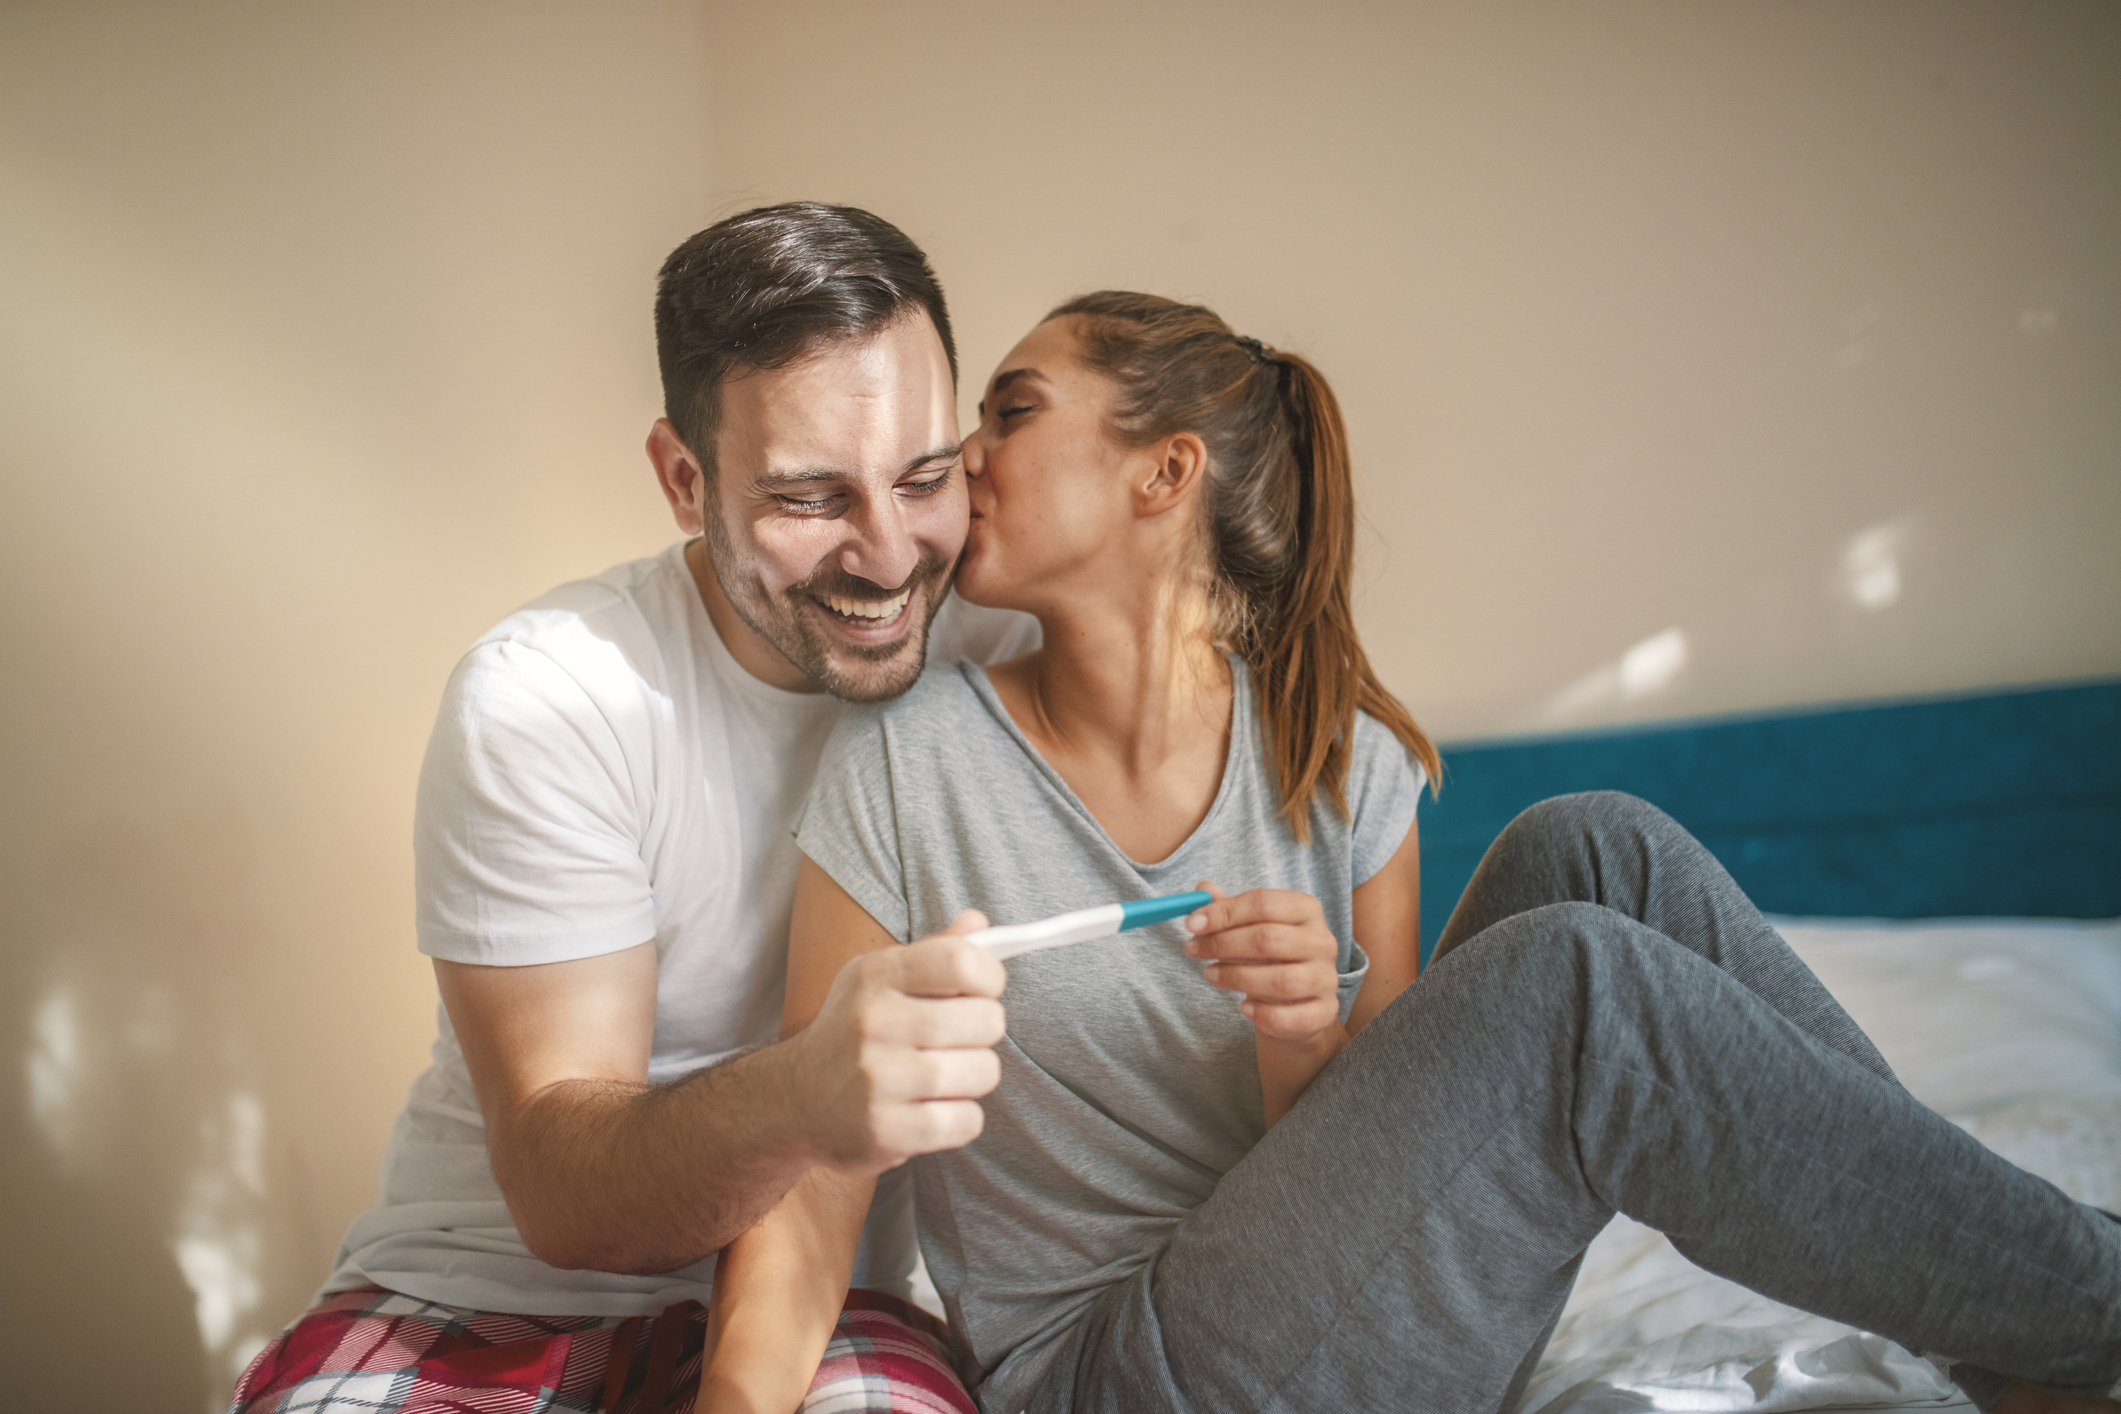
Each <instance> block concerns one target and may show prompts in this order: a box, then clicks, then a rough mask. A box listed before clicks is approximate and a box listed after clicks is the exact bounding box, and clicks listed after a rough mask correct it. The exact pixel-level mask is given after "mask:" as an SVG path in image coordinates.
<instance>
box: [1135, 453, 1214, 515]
mask: <svg viewBox="0 0 2121 1414" xmlns="http://www.w3.org/2000/svg"><path fill="white" fill-rule="evenodd" d="M1147 450H1148V453H1149V457H1148V460H1149V462H1150V466H1149V475H1148V477H1147V479H1145V480H1144V481H1143V483H1142V485H1141V487H1140V490H1139V494H1137V495H1136V496H1135V498H1134V513H1135V515H1137V516H1140V517H1143V518H1147V517H1149V516H1160V515H1162V514H1164V512H1166V511H1169V510H1172V509H1175V508H1176V507H1178V506H1181V505H1184V504H1186V503H1187V502H1188V501H1190V500H1191V499H1192V498H1193V495H1194V493H1195V492H1196V491H1198V490H1199V489H1200V482H1201V478H1202V477H1204V476H1206V475H1207V474H1208V447H1207V444H1206V443H1205V442H1202V441H1201V440H1200V437H1199V435H1198V434H1197V433H1192V432H1174V433H1173V434H1171V435H1170V436H1169V437H1166V438H1164V439H1163V440H1162V441H1161V442H1158V443H1156V444H1155V445H1154V446H1152V447H1150V448H1148V449H1147Z"/></svg>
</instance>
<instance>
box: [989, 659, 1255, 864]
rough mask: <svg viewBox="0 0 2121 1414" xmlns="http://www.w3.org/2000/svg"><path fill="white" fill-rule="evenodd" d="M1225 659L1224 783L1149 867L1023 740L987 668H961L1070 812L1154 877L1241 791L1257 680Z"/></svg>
mask: <svg viewBox="0 0 2121 1414" xmlns="http://www.w3.org/2000/svg"><path fill="white" fill-rule="evenodd" d="M1223 656H1224V658H1226V659H1227V660H1228V661H1229V664H1230V743H1229V746H1228V748H1227V749H1226V750H1225V751H1224V752H1223V774H1222V780H1221V781H1220V782H1219V783H1218V784H1217V785H1216V788H1215V800H1214V802H1213V803H1212V804H1210V805H1209V806H1208V813H1207V814H1206V815H1203V816H1202V817H1201V821H1200V823H1199V824H1198V825H1195V826H1194V827H1193V832H1192V833H1191V834H1189V835H1187V836H1186V837H1185V839H1183V840H1181V841H1180V842H1179V845H1178V848H1176V849H1174V850H1172V851H1171V852H1170V853H1169V854H1167V855H1165V856H1164V857H1163V858H1162V859H1159V860H1157V861H1156V862H1155V863H1153V864H1144V863H1143V862H1142V861H1141V860H1139V859H1136V858H1135V857H1134V856H1133V855H1131V854H1129V853H1127V852H1126V851H1125V850H1123V849H1121V848H1120V847H1119V844H1118V842H1117V841H1115V840H1114V839H1113V838H1112V832H1111V831H1110V830H1107V829H1106V828H1105V825H1104V822H1103V821H1102V820H1099V819H1098V818H1097V816H1096V815H1094V814H1092V813H1091V811H1090V807H1089V806H1087V805H1085V804H1083V801H1082V797H1081V796H1079V795H1077V794H1076V793H1075V788H1074V787H1073V786H1071V785H1069V784H1068V782H1067V780H1066V779H1065V778H1063V777H1062V775H1061V773H1060V772H1058V771H1056V770H1054V769H1053V763H1052V762H1050V761H1048V760H1047V759H1046V758H1045V757H1044V756H1043V755H1041V754H1040V753H1039V749H1038V747H1037V746H1035V745H1034V744H1033V743H1032V741H1031V738H1030V737H1028V736H1026V735H1024V729H1023V728H1022V727H1020V726H1018V725H1017V723H1016V718H1015V717H1013V716H1011V715H1010V714H1009V707H1008V704H1006V703H1004V702H1003V701H1002V697H1001V694H1000V693H999V692H997V691H995V688H994V682H993V680H992V679H991V678H989V677H988V676H987V670H986V669H985V668H983V667H981V666H980V665H979V664H978V663H974V662H972V661H970V660H969V659H968V660H967V661H965V662H963V663H961V664H959V665H958V671H959V672H961V673H963V674H964V677H965V681H966V682H967V683H969V684H971V687H972V691H973V694H974V695H975V696H977V697H978V698H979V700H980V703H981V705H983V706H984V707H986V709H987V711H988V713H989V714H990V715H992V716H993V718H994V720H995V721H996V722H998V723H1000V724H1001V728H1002V730H1003V731H1005V732H1007V733H1008V734H1009V739H1010V740H1011V741H1013V742H1015V743H1016V746H1017V749H1018V750H1019V751H1021V752H1023V753H1024V756H1025V758H1026V759H1027V760H1029V761H1030V762H1031V765H1032V768H1033V769H1034V770H1036V771H1037V772H1038V773H1039V774H1040V775H1041V776H1044V777H1045V779H1046V782H1047V784H1049V785H1051V786H1052V787H1053V789H1054V790H1055V791H1056V792H1058V793H1059V795H1060V797H1061V799H1063V800H1065V801H1066V802H1068V805H1069V807H1070V808H1071V809H1073V810H1074V811H1075V812H1076V813H1077V814H1078V815H1081V816H1082V818H1083V819H1084V821H1085V822H1087V823H1088V824H1089V826H1090V828H1091V829H1093V830H1095V831H1097V833H1098V836H1099V838H1101V839H1103V840H1104V842H1105V847H1106V848H1107V849H1109V850H1111V851H1112V852H1113V853H1114V854H1115V855H1117V856H1119V858H1120V859H1122V860H1124V861H1125V862H1126V864H1127V867H1128V868H1130V869H1132V870H1134V871H1135V872H1136V873H1137V874H1152V873H1160V872H1162V871H1164V870H1166V869H1169V868H1171V867H1172V866H1173V865H1175V864H1177V863H1179V862H1180V861H1181V860H1183V859H1184V858H1185V857H1186V855H1187V854H1189V853H1191V852H1192V850H1193V847H1194V845H1195V844H1197V843H1198V842H1199V841H1200V839H1201V837H1202V836H1204V835H1205V834H1207V832H1208V827H1209V826H1210V825H1213V824H1214V823H1215V820H1216V817H1217V816H1219V815H1221V814H1222V812H1223V809H1224V805H1225V803H1226V802H1227V801H1228V800H1229V799H1230V796H1231V794H1232V792H1233V791H1235V790H1236V788H1237V787H1236V781H1237V775H1238V771H1237V758H1238V752H1239V751H1240V749H1241V746H1240V741H1239V736H1238V734H1239V733H1240V732H1243V731H1245V730H1247V729H1248V728H1249V727H1250V725H1251V722H1252V674H1251V671H1250V669H1249V668H1248V667H1247V666H1246V664H1245V660H1244V659H1243V658H1241V657H1239V656H1238V655H1237V654H1235V653H1225V654H1224V655H1223Z"/></svg>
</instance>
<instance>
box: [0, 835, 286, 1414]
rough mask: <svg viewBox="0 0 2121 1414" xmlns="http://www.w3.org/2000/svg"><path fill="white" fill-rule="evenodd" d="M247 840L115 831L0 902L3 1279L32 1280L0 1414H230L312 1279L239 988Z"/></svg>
mask: <svg viewBox="0 0 2121 1414" xmlns="http://www.w3.org/2000/svg"><path fill="white" fill-rule="evenodd" d="M230 814H231V815H232V812H230ZM245 837H246V831H245V830H244V828H243V827H242V825H241V824H240V822H238V821H236V820H235V819H233V818H230V815H216V816H214V817H212V818H196V819H189V820H181V821H172V822H169V823H168V824H166V825H165V826H163V827H160V828H147V827H144V826H142V825H140V824H137V823H109V824H106V825H102V826H98V827H96V828H94V829H91V830H89V831H86V832H84V833H82V834H80V835H78V836H77V837H75V838H72V839H68V840H65V841H63V842H60V843H59V844H58V845H57V847H56V848H55V849H53V850H52V852H51V853H50V854H48V855H46V856H45V857H46V859H47V860H49V861H51V862H52V866H53V867H48V868H46V869H45V870H44V871H42V873H43V877H42V878H41V879H40V880H38V881H36V882H30V881H28V880H22V881H21V882H22V883H24V884H25V885H26V887H24V888H22V889H20V890H18V891H16V893H15V897H13V898H12V899H11V900H10V901H9V902H10V904H11V905H12V910H14V911H17V916H16V918H15V919H14V920H13V921H12V923H11V925H10V927H9V930H8V931H9V932H10V933H12V934H13V936H14V938H15V939H16V940H17V946H16V947H14V948H12V949H11V950H10V951H9V953H8V954H7V955H6V960H5V962H4V963H0V966H4V967H5V969H6V972H5V974H0V983H4V992H0V994H4V995H5V996H6V998H7V999H8V1001H7V1010H6V1013H5V1015H4V1016H0V1027H4V1028H5V1029H4V1032H0V1044H4V1045H5V1047H6V1050H7V1053H8V1054H9V1056H10V1057H12V1058H13V1069H14V1076H13V1077H12V1080H13V1083H11V1084H9V1085H7V1086H6V1099H5V1101H4V1102H0V1183H4V1186H5V1191H6V1193H7V1194H8V1201H7V1202H6V1203H5V1204H4V1206H0V1270H5V1271H9V1272H34V1273H37V1274H38V1275H37V1279H36V1285H35V1286H34V1288H31V1289H25V1288H24V1287H23V1286H21V1285H18V1284H13V1283H10V1284H9V1286H8V1289H7V1291H8V1294H7V1298H6V1301H7V1309H6V1310H5V1312H4V1313H0V1370H5V1371H6V1372H7V1382H8V1391H7V1397H8V1402H9V1404H10V1406H11V1407H14V1408H22V1409H32V1408H33V1409H37V1410H39V1411H43V1414H75V1411H79V1412H80V1414H107V1411H110V1410H117V1409H123V1410H127V1411H137V1414H159V1411H165V1410H167V1411H184V1412H185V1414H189V1412H190V1411H196V1410H200V1409H207V1410H221V1409H225V1408H226V1407H227V1399H228V1394H229V1391H230V1389H231V1388H232V1387H233V1385H234V1382H235V1378H236V1376H237V1374H238V1373H240V1371H241V1369H242V1367H243V1366H244V1365H245V1364H246V1363H248V1361H249V1359H250V1357H251V1356H252V1355H253V1354H255V1353H256V1351H257V1349H258V1348H259V1346H261V1345H262V1344H263V1343H264V1341H265V1340H266V1339H267V1338H268V1337H269V1336H270V1335H271V1334H272V1333H273V1332H274V1330H276V1329H277V1327H278V1325H279V1324H280V1322H281V1321H282V1320H284V1319H285V1315H286V1313H287V1312H290V1311H295V1310H299V1309H301V1307H302V1306H303V1305H304V1304H305V1303H306V1300H307V1298H308V1295H309V1292H310V1290H311V1289H312V1288H313V1287H314V1286H315V1284H316V1282H317V1280H318V1278H319V1276H320V1273H318V1272H315V1271H313V1270H310V1268H311V1266H312V1265H313V1263H312V1262H310V1261H309V1260H308V1258H309V1256H310V1254H312V1253H314V1252H315V1251H316V1250H317V1248H318V1246H319V1243H318V1240H317V1238H316V1235H315V1234H313V1233H310V1232H306V1231H302V1230H300V1229H302V1228H305V1227H314V1226H315V1225H316V1224H315V1221H314V1214H313V1213H311V1212H310V1211H309V1207H308V1203H307V1194H308V1188H309V1185H308V1184H307V1183H305V1182H303V1181H302V1178H303V1176H302V1174H301V1172H300V1170H299V1165H298V1162H297V1160H296V1157H295V1155H294V1153H293V1151H292V1149H291V1148H290V1146H288V1145H286V1144H285V1143H284V1142H280V1143H276V1142H275V1141H274V1138H273V1136H272V1134H271V1133H270V1131H269V1128H268V1125H267V1121H266V1116H267V1105H266V1098H265V1096H264V1094H263V1093H262V1090H261V1085H260V1082H261V1080H262V1079H263V1078H264V1076H265V1075H266V1073H267V1066H268V1065H269V1058H268V1057H265V1056H262V1055H259V1054H257V1048H256V1047H255V1046H254V1045H253V1044H252V1043H251V1040H250V1038H251V1037H252V1036H254V1035H255V1034H256V1030H255V1028H254V1027H253V1026H250V1025H248V1024H247V1017H248V1013H249V1009H250V1007H251V1006H252V1005H254V1003H253V1001H252V1000H251V999H250V998H248V997H247V996H245V995H244V993H243V992H242V990H241V987H240V983H232V982H231V980H230V979H240V978H242V977H244V976H245V975H246V974H247V973H248V972H249V971H250V970H251V969H250V968H249V966H248V964H249V963H250V962H251V960H252V959H253V958H254V957H255V955H256V953H257V950H258V948H259V945H260V941H261V939H262V936H263V933H262V930H261V929H260V927H259V926H258V924H257V922H256V920H255V919H254V918H253V917H251V916H250V915H249V909H248V904H247V900H248V899H250V897H251V896H252V894H251V889H250V888H249V880H248V878H247V870H246V867H245V865H244V862H243V850H242V846H241V844H240V842H241V841H242V840H244V839H245ZM200 900H213V901H214V902H213V903H212V904H209V905H204V906H202V905H201V903H200V902H199V901H200ZM268 1195H271V1197H272V1201H270V1202H269V1201H268ZM290 1200H292V1201H290ZM121 1347H122V1348H121Z"/></svg>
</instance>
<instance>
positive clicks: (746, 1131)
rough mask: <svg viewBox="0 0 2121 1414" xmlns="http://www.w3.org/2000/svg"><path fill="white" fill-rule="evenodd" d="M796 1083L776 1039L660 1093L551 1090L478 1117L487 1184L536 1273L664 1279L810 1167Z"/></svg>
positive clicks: (810, 1148) (786, 1052) (596, 1086)
mask: <svg viewBox="0 0 2121 1414" xmlns="http://www.w3.org/2000/svg"><path fill="white" fill-rule="evenodd" d="M801 1077H802V1066H801V1058H800V1056H799V1054H798V1052H797V1050H796V1048H795V1043H794V1042H792V1041H784V1042H782V1043H780V1044H778V1045H774V1046H768V1047H765V1048H763V1049H761V1050H757V1051H753V1052H751V1053H750V1054H748V1055H744V1056H740V1057H738V1058H737V1059H735V1060H732V1061H727V1062H724V1063H723V1064H721V1065H718V1066H714V1067H711V1068H709V1069H707V1070H704V1071H700V1072H698V1073H696V1074H693V1075H691V1076H688V1077H686V1078H685V1079H684V1080H682V1081H680V1082H678V1083H676V1084H673V1085H642V1084H629V1083H625V1082H620V1081H610V1080H563V1081H559V1082H557V1083H555V1084H552V1085H548V1086H546V1087H545V1088H544V1089H542V1090H540V1091H538V1092H537V1093H536V1094H534V1095H532V1096H530V1097H529V1098H527V1099H526V1100H524V1101H523V1102H521V1103H520V1104H518V1105H517V1106H515V1107H514V1108H513V1111H512V1112H511V1113H509V1114H507V1115H505V1116H499V1117H489V1119H488V1123H487V1148H488V1152H489V1154H490V1155H491V1158H492V1162H493V1170H494V1178H495V1179H496V1181H498V1182H499V1184H500V1186H501V1191H502V1193H503V1194H504V1195H505V1196H506V1197H507V1200H508V1209H509V1213H510V1214H511V1215H512V1216H513V1217H514V1219H515V1223H516V1229H517V1231H518V1232H520V1233H521V1234H522V1236H523V1241H524V1242H525V1244H526V1245H528V1246H529V1248H530V1250H531V1251H532V1252H533V1253H534V1254H536V1255H537V1256H538V1258H539V1259H541V1260H542V1261H545V1262H548V1263H550V1264H551V1265H553V1266H556V1267H567V1268H588V1269H593V1270H597V1271H611V1272H629V1273H644V1274H645V1273H653V1272H668V1271H675V1270H676V1269H678V1268H679V1267H684V1266H689V1265H691V1264H692V1263H694V1262H697V1261H699V1260H700V1259H701V1258H702V1257H705V1256H707V1255H708V1254H710V1253H712V1252H716V1251H719V1250H720V1249H721V1248H722V1247H724V1246H726V1245H727V1244H728V1243H729V1241H730V1240H731V1239H732V1238H734V1237H735V1236H736V1235H737V1234H738V1233H740V1232H742V1231H744V1230H745V1229H746V1228H748V1227H750V1226H751V1225H752V1224H753V1223H754V1222H756V1221H758V1219H759V1217H760V1215H762V1214H763V1213H765V1212H766V1210H767V1209H769V1208H771V1207H772V1206H773V1205H774V1204H775V1203H776V1202H778V1201H779V1200H780V1198H781V1195H782V1194H784V1193H786V1192H787V1191H788V1188H789V1186H790V1185H791V1184H792V1183H794V1182H795V1180H796V1179H797V1178H798V1177H800V1176H801V1175H802V1173H803V1172H804V1170H805V1169H807V1168H808V1167H810V1165H811V1164H812V1163H814V1162H816V1159H817V1155H816V1152H815V1145H814V1143H813V1138H812V1135H811V1133H810V1130H809V1128H808V1126H807V1125H806V1122H805V1120H806V1116H807V1115H808V1114H809V1113H810V1111H811V1109H812V1106H811V1105H809V1104H808V1103H806V1101H805V1098H804V1095H803V1083H802V1078H801Z"/></svg>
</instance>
